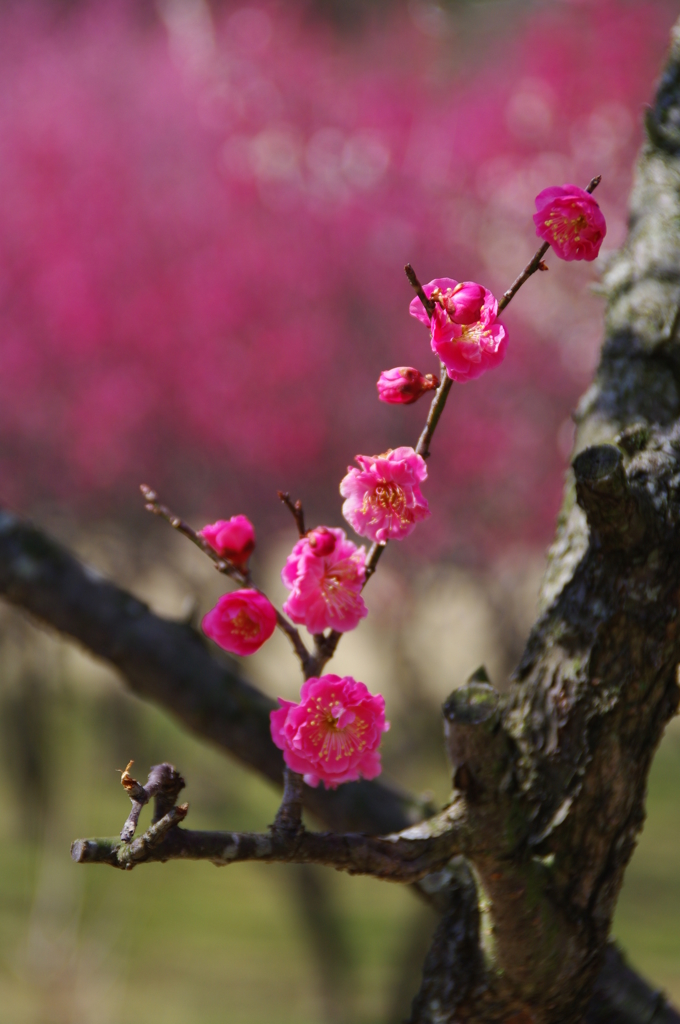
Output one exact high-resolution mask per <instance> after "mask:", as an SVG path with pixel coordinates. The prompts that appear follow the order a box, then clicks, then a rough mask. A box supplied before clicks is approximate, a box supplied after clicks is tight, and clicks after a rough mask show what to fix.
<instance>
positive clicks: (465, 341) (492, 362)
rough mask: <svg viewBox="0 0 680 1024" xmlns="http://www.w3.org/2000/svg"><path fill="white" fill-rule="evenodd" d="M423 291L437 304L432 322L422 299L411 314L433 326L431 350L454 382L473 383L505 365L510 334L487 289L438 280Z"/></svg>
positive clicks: (412, 305) (445, 278)
mask: <svg viewBox="0 0 680 1024" xmlns="http://www.w3.org/2000/svg"><path fill="white" fill-rule="evenodd" d="M423 291H424V292H425V294H426V295H427V297H428V298H433V299H434V300H435V303H436V305H435V310H434V314H433V316H432V319H431V320H430V317H429V316H428V314H427V312H426V310H425V308H424V306H423V304H422V302H421V301H420V299H419V298H415V299H413V301H412V302H411V304H410V306H409V312H410V314H411V316H414V317H416V318H417V319H418V320H422V322H423V323H425V324H427V325H428V326H429V327H430V330H431V335H432V338H431V340H432V350H433V352H436V353H437V355H438V356H439V358H440V359H441V361H442V362H443V364H444V366H445V367H446V372H447V374H448V375H449V377H450V378H451V380H455V381H459V382H463V381H466V380H473V379H474V378H475V377H480V376H481V375H482V374H483V373H485V372H486V371H487V370H491V369H492V368H493V367H494V366H498V365H499V363H502V362H503V359H504V358H505V349H506V347H507V343H508V332H507V331H506V329H505V327H504V326H503V324H501V323H500V322H499V321H498V320H497V319H496V317H497V315H498V302H497V301H496V299H495V297H494V296H493V294H492V293H491V292H490V291H489V289H488V288H484V287H483V286H482V285H481V284H476V283H475V282H474V281H462V282H458V281H454V280H453V279H452V278H450V277H436V278H435V279H434V280H433V281H430V282H429V284H426V285H425V286H424V287H423Z"/></svg>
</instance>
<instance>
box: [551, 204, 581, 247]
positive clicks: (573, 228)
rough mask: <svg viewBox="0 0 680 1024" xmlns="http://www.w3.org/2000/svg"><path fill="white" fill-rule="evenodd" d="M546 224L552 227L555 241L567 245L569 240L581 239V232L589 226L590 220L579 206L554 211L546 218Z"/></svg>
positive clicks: (578, 240) (576, 240)
mask: <svg viewBox="0 0 680 1024" xmlns="http://www.w3.org/2000/svg"><path fill="white" fill-rule="evenodd" d="M545 224H546V227H548V228H550V230H551V232H552V234H553V236H554V238H555V241H556V242H557V243H558V244H559V245H565V244H566V243H567V242H580V241H581V232H582V231H583V229H584V228H585V227H587V225H588V221H587V220H586V218H585V216H584V214H583V213H581V212H580V211H579V209H578V207H574V208H573V209H572V211H568V210H564V211H560V212H559V213H558V212H556V213H554V214H553V216H552V217H549V218H548V219H547V220H546V222H545Z"/></svg>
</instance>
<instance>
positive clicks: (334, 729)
mask: <svg viewBox="0 0 680 1024" xmlns="http://www.w3.org/2000/svg"><path fill="white" fill-rule="evenodd" d="M346 710H347V709H346V708H345V707H344V706H343V705H342V704H341V703H340V702H339V701H336V702H335V703H333V704H331V705H330V706H329V705H328V704H327V703H326V701H324V700H322V699H318V700H317V701H315V703H314V704H313V705H312V706H311V707H310V708H309V710H308V714H309V725H310V726H311V732H310V734H309V740H310V741H311V743H312V745H313V746H314V747H315V748H317V749H316V756H317V757H318V758H319V760H320V761H326V762H329V761H340V760H342V759H343V758H346V757H351V755H352V754H355V753H357V752H358V753H360V752H361V751H362V750H364V749H365V748H366V735H365V734H366V730H367V729H368V725H367V723H366V722H365V721H363V719H361V718H359V717H358V716H356V715H354V714H353V713H352V714H350V715H349V718H350V719H351V720H350V721H348V722H347V724H346V725H344V726H343V727H342V728H340V726H339V725H338V721H339V720H340V718H341V717H342V716H343V715H344V713H345V711H346Z"/></svg>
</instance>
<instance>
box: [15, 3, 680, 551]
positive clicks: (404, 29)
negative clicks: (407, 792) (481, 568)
mask: <svg viewBox="0 0 680 1024" xmlns="http://www.w3.org/2000/svg"><path fill="white" fill-rule="evenodd" d="M506 6H507V5H503V4H499V3H493V2H487V3H486V4H477V5H475V4H458V5H452V7H451V8H450V9H449V8H440V7H438V6H435V5H433V4H428V3H411V4H410V5H409V6H408V7H406V6H402V5H398V4H397V5H394V6H393V7H387V8H386V7H381V8H380V10H379V16H375V17H373V18H371V17H368V18H367V19H366V20H365V21H364V22H363V24H362V25H361V26H360V27H358V28H357V27H355V29H354V30H353V31H344V32H338V31H337V30H336V28H335V27H334V26H333V25H332V24H330V23H329V22H328V21H325V20H323V19H320V18H319V17H317V16H315V15H314V12H313V11H312V10H310V9H309V8H308V7H306V6H304V5H299V4H295V3H275V2H273V3H253V4H247V5H245V6H243V5H241V4H238V3H235V4H226V3H225V4H220V5H216V6H214V7H212V8H211V7H209V6H208V4H207V3H205V2H204V0H162V2H161V3H160V4H159V5H158V7H157V8H153V7H151V6H148V7H147V6H144V5H142V6H140V5H139V4H136V3H132V2H130V3H127V2H124V0H120V2H107V0H93V2H91V3H88V4H81V5H75V6H74V5H72V6H66V7H64V6H62V5H40V4H36V3H21V4H6V5H4V6H3V8H2V10H1V11H0V81H1V85H0V382H1V384H0V386H1V388H2V402H1V404H0V436H1V437H2V445H1V455H0V499H1V500H2V501H4V502H6V503H10V504H11V505H12V506H14V507H15V508H17V509H18V510H20V511H28V512H30V511H34V510H36V509H39V508H40V507H41V504H42V505H44V504H45V503H46V502H47V503H49V504H51V505H53V504H54V503H57V504H60V505H64V506H67V507H70V508H76V509H78V511H79V514H80V515H82V516H85V517H92V516H101V515H102V514H113V515H116V516H124V515H126V514H129V513H130V510H131V509H134V510H135V513H136V512H137V511H138V508H139V498H138V493H137V490H136V488H137V484H138V483H140V482H142V481H145V482H147V483H150V484H152V485H153V486H154V487H156V488H158V489H159V490H160V491H161V492H162V494H163V496H166V497H167V498H168V499H169V500H171V501H172V502H173V503H174V504H175V505H176V506H178V508H179V510H181V511H183V512H185V513H191V512H195V511H197V510H199V509H200V510H201V511H202V512H204V513H205V514H207V515H210V516H211V517H213V518H216V517H217V516H229V515H232V514H234V513H236V512H245V513H247V514H248V515H249V516H250V517H251V518H253V519H254V520H255V522H256V524H257V525H258V527H266V526H268V525H270V524H271V523H276V524H279V525H282V520H281V516H282V511H281V509H280V507H279V505H278V502H277V500H276V495H275V491H276V489H277V488H284V489H290V490H292V491H293V492H294V493H295V496H301V497H303V498H304V499H305V501H306V503H307V505H308V508H309V510H310V515H311V520H312V521H314V520H315V519H319V518H321V519H324V520H325V521H327V522H329V523H331V524H333V525H336V524H339V523H340V522H341V520H340V499H339V496H338V494H337V483H338V481H339V479H340V477H341V476H342V475H343V473H344V472H345V469H346V466H347V464H348V463H349V462H350V461H351V460H352V458H353V457H354V455H355V454H356V453H357V452H363V453H366V454H375V453H376V452H379V451H383V450H384V449H386V448H387V447H395V446H396V445H398V444H404V443H406V444H408V443H414V441H415V438H416V437H417V433H418V431H419V429H420V426H421V424H422V421H423V419H424V415H425V412H426V405H427V400H424V401H422V402H421V403H419V405H418V406H417V407H412V408H408V409H404V408H390V407H387V408H386V407H384V406H381V405H380V404H379V403H378V401H377V397H376V392H375V381H376V380H377V377H378V375H379V373H380V371H381V370H383V369H386V368H387V367H390V366H394V365H400V364H412V365H416V366H417V367H418V368H419V369H421V370H422V372H424V373H425V372H430V371H436V369H437V365H436V360H435V358H434V356H433V355H432V353H431V352H430V350H429V345H428V337H427V333H426V331H425V330H424V329H423V328H422V327H421V326H420V325H419V324H417V323H416V322H415V321H413V320H411V318H410V317H409V316H408V302H409V300H410V299H411V297H412V293H411V290H410V287H409V285H408V282H407V281H406V279H405V277H404V274H403V270H402V268H403V264H404V263H405V262H406V261H407V260H408V261H411V262H412V263H413V264H414V266H415V268H416V271H417V272H418V274H419V275H420V277H421V279H422V280H423V281H427V280H429V279H430V278H432V277H434V276H440V275H447V276H451V277H455V278H459V279H470V278H472V279H477V280H479V281H481V282H482V283H484V284H485V285H487V286H488V287H490V288H492V289H493V290H494V291H495V292H496V293H497V294H500V293H501V292H502V291H503V290H504V289H505V288H506V287H507V286H508V285H509V284H510V282H511V281H512V279H513V278H514V277H515V275H516V274H517V273H518V272H519V270H520V269H521V267H522V266H523V264H524V262H525V260H526V259H527V258H528V257H529V256H530V255H531V254H532V252H533V251H534V249H535V248H536V240H535V238H534V233H533V224H532V221H531V215H532V213H533V198H534V195H535V194H536V193H537V192H538V191H539V190H540V189H542V188H543V187H545V186H547V185H551V184H562V183H563V182H565V181H574V182H576V183H578V184H580V185H582V186H585V185H586V183H587V182H588V181H589V179H590V178H591V177H592V176H593V175H594V174H596V173H601V174H602V175H603V183H602V185H601V187H600V189H599V190H598V194H597V195H598V200H599V202H600V203H601V205H602V208H603V210H604V212H605V215H606V217H607V221H608V225H609V233H608V236H607V239H606V241H605V248H604V249H603V254H602V256H601V257H600V259H599V260H598V263H597V264H596V265H595V266H594V267H593V266H590V265H589V266H576V265H573V264H572V265H569V266H557V265H556V262H557V261H556V260H555V259H554V258H552V259H550V261H549V262H550V267H551V269H550V273H549V274H543V275H540V276H539V278H536V279H534V280H532V281H531V283H530V284H529V285H528V286H527V287H526V288H525V289H524V290H523V291H522V292H521V293H520V295H519V296H518V298H517V299H516V300H515V301H514V303H513V306H512V307H511V309H510V310H509V311H508V313H507V314H506V315H505V316H504V320H505V322H506V323H507V325H508V327H509V330H510V348H509V354H508V357H507V359H506V361H505V363H504V365H503V366H502V367H501V368H500V369H499V370H497V371H494V373H493V374H488V375H487V376H486V377H484V378H483V379H482V380H480V381H476V382H473V383H469V384H465V385H457V386H455V387H454V391H453V394H452V397H451V401H450V405H449V408H448V409H447V412H446V416H445V420H444V422H443V424H442V428H441V432H440V435H439V436H438V438H437V440H436V443H435V448H434V455H433V457H432V460H431V462H430V474H431V479H430V481H429V482H428V484H427V485H426V486H427V495H428V497H429V499H430V501H431V504H432V507H433V509H434V510H435V515H433V517H432V519H431V520H430V521H429V523H428V524H426V525H425V526H423V527H422V528H421V529H420V530H419V532H418V537H417V540H416V542H415V546H414V548H413V550H422V549H423V548H428V549H430V550H432V549H435V550H437V551H443V552H445V553H448V554H452V555H456V556H458V557H463V556H464V557H466V558H479V557H483V556H484V555H485V554H487V553H489V552H490V551H495V550H497V549H498V548H499V547H500V546H502V545H504V544H506V543H508V542H510V541H531V542H538V543H542V542H545V541H546V540H548V539H549V537H550V534H551V532H552V527H553V522H554V517H555V513H556V511H557V508H558V504H559V497H560V491H561V484H562V473H563V469H564V466H565V464H566V460H567V458H568V454H569V447H570V441H571V436H572V430H571V424H570V420H569V418H568V417H569V413H570V410H571V409H572V408H573V406H574V403H575V401H576V399H577V397H578V395H579V394H580V393H581V392H582V391H583V389H584V387H585V386H586V385H587V382H588V380H589V377H590V375H591V373H592V371H593V368H594V365H595V363H596V358H597V346H598V342H599V337H600V322H601V301H600V300H598V299H596V298H594V297H593V296H592V295H591V294H590V292H589V290H588V285H589V283H590V282H591V281H592V280H593V279H594V278H595V276H596V274H597V269H598V265H601V264H602V262H603V260H605V259H606V252H607V251H611V250H612V248H614V247H616V246H618V245H619V244H620V243H621V241H622V240H623V237H624V233H625V209H626V199H627V193H628V190H629V186H630V182H631V168H632V161H633V159H634V154H635V151H636V149H637V147H638V146H639V144H640V141H641V116H642V113H643V109H644V104H645V102H646V101H648V100H649V98H650V96H651V90H652V83H653V81H654V79H655V77H656V75H657V73H658V68H659V66H660V61H661V59H662V56H663V53H664V50H665V48H666V46H667V39H668V30H669V27H670V24H671V22H672V19H673V17H674V14H675V13H676V5H675V4H674V3H671V2H665V0H655V3H653V4H650V3H644V2H633V0H583V2H559V0H553V2H550V3H543V4H526V5H521V6H519V7H518V8H513V14H514V16H513V18H512V19H510V20H509V19H508V18H507V17H504V18H499V17H498V15H497V13H496V9H498V10H500V9H502V8H505V7H506ZM473 9H474V10H475V13H476V16H475V17H473V16H472V13H473ZM480 11H481V13H480Z"/></svg>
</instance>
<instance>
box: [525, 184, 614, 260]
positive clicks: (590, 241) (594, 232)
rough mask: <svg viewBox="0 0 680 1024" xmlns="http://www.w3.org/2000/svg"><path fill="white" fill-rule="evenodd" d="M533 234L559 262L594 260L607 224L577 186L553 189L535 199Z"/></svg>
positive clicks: (591, 198) (590, 198) (591, 201)
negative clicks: (545, 244) (548, 247)
mask: <svg viewBox="0 0 680 1024" xmlns="http://www.w3.org/2000/svg"><path fill="white" fill-rule="evenodd" d="M536 210H537V212H536V213H535V214H534V224H535V225H536V234H537V235H538V237H539V238H542V239H543V240H544V241H545V242H550V245H551V246H552V248H553V249H554V250H555V252H556V254H557V255H558V256H559V258H560V259H561V260H594V259H595V257H596V256H597V254H598V252H599V251H600V246H601V245H602V239H603V238H604V236H605V235H606V233H607V224H606V221H605V219H604V215H603V213H602V210H601V209H600V207H599V206H598V204H597V203H596V202H595V200H594V199H593V197H592V196H591V195H590V193H589V192H586V191H585V190H584V189H582V188H579V187H578V185H563V186H562V187H561V188H560V186H559V185H554V186H552V188H544V189H543V191H542V192H539V193H538V195H537V196H536Z"/></svg>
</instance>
